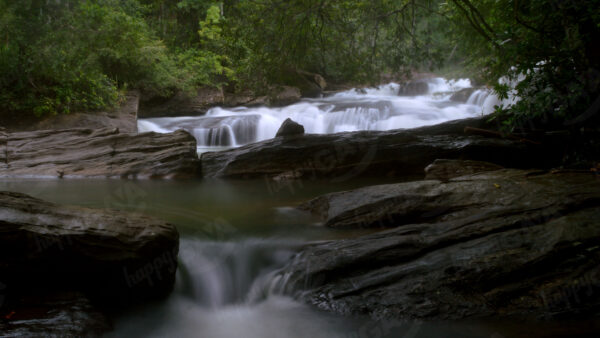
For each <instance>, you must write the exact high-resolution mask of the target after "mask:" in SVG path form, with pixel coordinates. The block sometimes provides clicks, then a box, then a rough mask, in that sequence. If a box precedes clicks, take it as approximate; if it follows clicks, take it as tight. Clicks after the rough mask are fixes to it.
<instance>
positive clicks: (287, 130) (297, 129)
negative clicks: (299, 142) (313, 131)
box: [275, 118, 304, 137]
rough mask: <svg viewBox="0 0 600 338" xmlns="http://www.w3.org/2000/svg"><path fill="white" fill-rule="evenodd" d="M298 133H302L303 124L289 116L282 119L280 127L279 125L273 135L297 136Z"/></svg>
mask: <svg viewBox="0 0 600 338" xmlns="http://www.w3.org/2000/svg"><path fill="white" fill-rule="evenodd" d="M298 135H304V126H302V125H301V124H299V123H297V122H295V121H293V120H292V119H290V118H287V119H285V121H283V123H282V124H281V127H279V130H277V134H276V135H275V137H280V136H283V137H286V136H298Z"/></svg>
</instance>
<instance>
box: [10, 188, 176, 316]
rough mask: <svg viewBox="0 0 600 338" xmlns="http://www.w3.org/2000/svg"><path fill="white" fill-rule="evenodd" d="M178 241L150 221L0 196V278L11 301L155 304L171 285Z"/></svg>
mask: <svg viewBox="0 0 600 338" xmlns="http://www.w3.org/2000/svg"><path fill="white" fill-rule="evenodd" d="M178 249H179V234H178V232H177V229H176V228H175V227H174V226H173V225H171V224H169V223H165V222H163V221H160V220H157V219H155V218H151V217H147V216H143V215H139V214H133V213H125V212H120V211H116V210H100V209H89V208H81V207H72V206H61V205H56V204H53V203H49V202H46V201H42V200H39V199H36V198H33V197H30V196H28V195H24V194H20V193H13V192H0V276H2V279H3V280H2V283H3V284H5V285H6V290H8V291H10V294H29V293H31V292H32V291H36V290H37V291H51V290H73V291H81V292H84V293H85V294H86V295H87V296H88V297H90V298H92V299H93V300H95V301H96V302H98V303H102V304H106V305H108V306H117V305H120V304H130V303H134V302H138V301H144V300H150V299H160V298H162V297H165V296H166V295H168V294H169V293H170V292H171V290H172V288H173V284H174V282H175V272H176V269H177V254H178Z"/></svg>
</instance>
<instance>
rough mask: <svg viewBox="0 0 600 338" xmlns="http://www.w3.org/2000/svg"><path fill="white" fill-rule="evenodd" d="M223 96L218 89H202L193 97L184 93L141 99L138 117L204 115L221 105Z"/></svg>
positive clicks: (223, 100)
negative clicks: (168, 96) (167, 96)
mask: <svg viewBox="0 0 600 338" xmlns="http://www.w3.org/2000/svg"><path fill="white" fill-rule="evenodd" d="M224 102H225V94H224V93H223V91H222V90H221V89H219V88H212V87H203V88H200V89H198V91H197V92H196V93H195V95H189V94H187V93H184V92H179V93H176V94H175V95H174V96H173V97H170V98H162V97H149V98H144V97H143V98H142V101H141V102H140V109H139V114H138V115H139V117H140V118H148V117H173V116H198V115H204V114H206V112H207V111H208V110H209V109H210V108H212V107H215V106H220V105H223V103H224Z"/></svg>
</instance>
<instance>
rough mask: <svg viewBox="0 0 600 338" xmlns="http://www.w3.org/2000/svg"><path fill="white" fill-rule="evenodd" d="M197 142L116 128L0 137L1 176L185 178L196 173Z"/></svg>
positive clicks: (173, 135)
mask: <svg viewBox="0 0 600 338" xmlns="http://www.w3.org/2000/svg"><path fill="white" fill-rule="evenodd" d="M198 168H199V165H198V155H197V153H196V139H194V137H193V136H191V135H190V134H189V133H187V132H185V131H176V132H173V133H169V134H158V133H144V134H128V133H120V132H119V130H118V129H97V130H92V129H67V130H43V131H33V132H18V133H4V134H0V177H25V176H47V177H60V178H62V177H121V178H185V177H196V176H197V174H198Z"/></svg>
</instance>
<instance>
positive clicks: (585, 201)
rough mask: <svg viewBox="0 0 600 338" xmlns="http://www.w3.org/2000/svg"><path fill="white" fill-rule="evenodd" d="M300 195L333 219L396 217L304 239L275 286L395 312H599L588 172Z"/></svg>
mask: <svg viewBox="0 0 600 338" xmlns="http://www.w3.org/2000/svg"><path fill="white" fill-rule="evenodd" d="M317 202H319V203H317ZM308 206H309V208H308V209H310V210H313V211H316V212H317V213H318V214H321V215H322V216H323V217H324V218H325V220H326V222H327V224H328V225H330V226H341V225H356V224H361V223H362V224H384V225H386V226H394V227H395V228H394V229H391V230H387V231H382V232H378V233H375V234H372V235H368V236H364V237H360V238H355V239H348V240H338V241H330V242H322V243H317V244H313V245H311V246H309V247H307V248H305V249H304V250H303V251H302V252H301V253H299V254H298V255H297V256H296V257H295V259H294V260H293V261H292V262H290V263H289V264H288V265H287V266H286V267H285V268H284V269H283V270H282V271H281V272H280V274H281V277H283V278H282V279H281V280H285V281H287V282H286V283H285V284H281V287H282V288H283V291H284V292H287V293H290V294H294V295H295V296H296V297H297V298H299V299H301V300H303V301H305V302H307V303H310V304H314V305H316V306H317V307H319V308H321V309H323V310H327V311H333V312H337V313H341V314H345V315H356V314H366V315H370V316H373V317H376V318H380V317H386V318H395V319H400V320H403V319H406V320H410V319H415V318H420V319H427V320H448V319H450V320H454V319H464V318H475V317H494V318H498V317H502V316H512V317H511V318H514V316H521V317H523V316H527V317H531V316H533V317H538V318H553V317H556V316H562V318H565V316H567V318H568V316H573V317H576V318H580V319H581V318H585V317H586V316H597V315H598V309H599V306H600V283H598V281H599V280H600V181H599V180H598V177H597V176H596V175H594V174H576V173H566V174H544V173H540V172H532V171H518V170H499V171H494V172H488V173H481V174H476V175H473V176H465V177H460V178H455V179H452V180H450V181H449V182H447V183H441V182H439V181H421V182H412V183H402V184H395V185H384V186H377V187H368V188H364V189H359V190H355V191H350V192H342V193H338V194H331V195H327V196H326V197H322V198H319V199H317V200H315V201H312V202H311V203H309V205H308ZM596 318H597V317H596Z"/></svg>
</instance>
